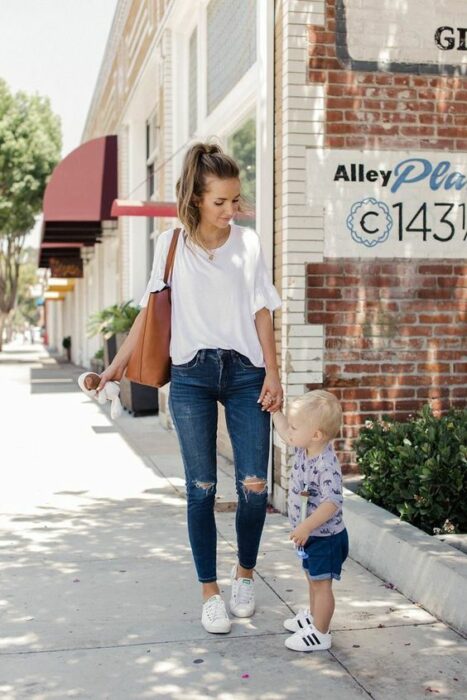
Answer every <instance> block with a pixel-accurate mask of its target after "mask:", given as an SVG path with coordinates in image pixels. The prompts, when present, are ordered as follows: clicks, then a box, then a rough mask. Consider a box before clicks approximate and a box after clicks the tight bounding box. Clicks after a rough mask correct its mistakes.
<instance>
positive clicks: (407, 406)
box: [395, 399, 421, 411]
mask: <svg viewBox="0 0 467 700" xmlns="http://www.w3.org/2000/svg"><path fill="white" fill-rule="evenodd" d="M420 407H421V401H416V400H412V401H411V400H408V401H404V400H403V399H401V400H400V401H396V402H395V410H396V411H418V409H419V408H420Z"/></svg>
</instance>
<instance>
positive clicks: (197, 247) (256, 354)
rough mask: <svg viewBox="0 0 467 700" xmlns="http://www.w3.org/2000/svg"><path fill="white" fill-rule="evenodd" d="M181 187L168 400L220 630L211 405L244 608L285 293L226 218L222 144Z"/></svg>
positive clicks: (228, 199)
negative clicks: (232, 505) (231, 472)
mask: <svg viewBox="0 0 467 700" xmlns="http://www.w3.org/2000/svg"><path fill="white" fill-rule="evenodd" d="M176 192H177V205H178V216H179V219H180V221H181V223H182V226H183V228H182V231H181V235H180V237H179V241H178V244H177V249H176V254H175V261H174V267H173V275H172V280H171V288H172V337H171V346H170V355H171V360H172V370H171V383H170V397H169V406H170V411H171V414H172V418H173V422H174V425H175V429H176V432H177V435H178V439H179V443H180V448H181V452H182V457H183V463H184V467H185V475H186V491H187V504H188V533H189V540H190V545H191V549H192V553H193V558H194V563H195V567H196V571H197V575H198V579H199V581H200V582H201V585H202V593H203V600H204V604H203V608H202V617H201V622H202V625H203V626H204V628H205V629H206V630H207V631H208V632H212V633H226V632H229V631H230V629H231V622H230V619H229V616H228V614H227V610H226V607H225V604H224V601H223V599H222V597H221V596H220V591H219V586H218V584H217V568H216V550H217V542H216V526H215V518H214V498H215V493H216V483H217V465H216V434H217V405H218V402H220V403H221V404H222V405H223V406H224V407H225V414H226V421H227V427H228V431H229V435H230V438H231V441H232V447H233V453H234V461H235V475H236V489H237V493H238V507H237V514H236V532H237V545H238V562H237V563H235V564H234V566H233V568H232V573H231V579H232V580H231V583H232V593H231V598H230V606H229V607H230V611H231V613H232V614H233V615H236V616H237V617H249V616H251V615H253V613H254V609H255V596H254V583H253V569H254V567H255V564H256V558H257V554H258V548H259V543H260V539H261V534H262V530H263V525H264V520H265V515H266V505H267V466H268V458H269V441H270V422H271V421H270V418H271V416H270V413H271V412H274V411H276V410H277V409H278V408H279V407H280V405H281V403H282V388H281V384H280V381H279V374H278V369H277V363H276V349H275V343H274V334H273V325H272V317H271V312H272V311H273V310H274V309H275V308H277V307H279V306H280V303H281V300H280V297H279V295H278V294H277V291H276V290H275V288H274V287H273V285H272V284H271V282H270V281H269V278H268V274H267V270H266V266H265V263H264V260H263V255H262V251H261V245H260V239H259V237H258V235H257V234H256V233H255V231H253V230H252V229H249V228H243V227H241V226H237V225H236V224H234V223H233V222H232V219H233V217H234V216H235V214H236V213H237V212H238V211H239V208H240V198H241V184H240V179H239V168H238V165H237V164H236V163H235V161H234V160H233V159H232V158H231V157H230V156H228V155H227V154H225V153H224V152H223V151H222V149H221V148H220V147H219V146H217V145H214V144H204V143H196V144H194V145H193V146H192V147H191V148H190V149H189V150H188V152H187V153H186V155H185V158H184V162H183V167H182V173H181V176H180V179H179V180H178V182H177V187H176ZM172 235H173V229H170V230H168V231H165V232H164V233H162V234H161V235H160V236H159V238H158V240H157V245H156V250H155V254H154V264H153V268H152V273H151V278H150V280H149V284H148V286H147V289H146V293H145V295H144V297H143V299H142V300H141V306H142V307H143V310H142V311H141V313H140V315H139V316H138V318H137V320H136V322H135V324H134V327H133V329H132V331H131V333H130V335H129V336H128V339H127V340H126V342H125V343H124V345H123V346H122V348H121V350H120V351H119V353H118V354H117V356H116V358H115V360H114V361H113V362H112V365H111V366H110V367H109V368H108V369H107V370H106V371H105V372H104V374H103V375H102V380H101V387H102V386H103V385H104V384H105V382H106V381H108V380H110V379H119V378H120V377H121V376H122V374H123V372H124V369H125V367H126V365H127V363H128V359H129V357H130V355H131V352H132V350H133V348H134V347H135V343H136V338H137V336H138V331H139V328H140V324H141V320H142V317H143V315H144V314H145V310H144V307H145V306H146V304H147V302H148V299H149V294H150V293H151V292H152V291H158V290H160V289H162V287H163V286H164V282H163V274H164V268H165V262H166V258H167V253H168V249H169V246H170V241H171V240H172Z"/></svg>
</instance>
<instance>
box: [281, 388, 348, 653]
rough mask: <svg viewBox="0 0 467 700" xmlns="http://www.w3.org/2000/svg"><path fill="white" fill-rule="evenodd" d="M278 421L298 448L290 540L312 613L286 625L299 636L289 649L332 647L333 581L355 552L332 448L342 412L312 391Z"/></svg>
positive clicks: (330, 400) (289, 643) (285, 437)
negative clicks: (349, 555) (298, 560)
mask: <svg viewBox="0 0 467 700" xmlns="http://www.w3.org/2000/svg"><path fill="white" fill-rule="evenodd" d="M273 421H274V426H275V428H276V430H277V432H278V433H279V435H280V437H281V438H282V439H283V440H284V441H285V442H286V443H287V444H288V445H291V446H293V447H295V461H294V465H293V468H292V471H291V474H290V483H289V501H288V512H289V520H290V524H291V526H292V528H293V531H292V532H291V534H290V539H291V540H293V542H294V543H295V546H296V547H297V553H298V554H299V556H300V557H301V558H302V564H303V568H304V569H305V574H306V578H307V583H308V587H309V595H310V608H309V610H300V611H299V612H298V613H297V614H296V615H295V617H293V618H291V619H288V620H285V621H284V627H285V628H286V630H288V631H289V632H293V634H292V636H291V637H288V638H287V639H286V640H285V646H286V647H287V648H288V649H293V650H294V651H321V650H324V649H330V647H331V633H330V630H329V625H330V622H331V618H332V615H333V612H334V595H333V591H332V580H333V579H336V580H339V579H340V577H341V567H342V563H343V562H344V561H345V559H346V558H347V555H348V552H349V540H348V536H347V530H346V528H345V525H344V521H343V519H342V475H341V467H340V464H339V462H338V460H337V457H336V454H335V452H334V448H333V446H332V441H333V440H334V438H335V437H336V435H337V434H338V432H339V429H340V426H341V422H342V409H341V406H340V404H339V401H338V400H337V399H336V397H335V396H334V395H333V394H331V393H330V392H329V391H324V390H317V391H310V392H308V393H307V394H305V395H304V396H301V397H300V398H297V399H295V400H294V401H293V403H292V405H291V407H290V410H289V412H288V419H287V418H286V417H285V416H284V414H283V413H282V412H281V411H277V412H275V413H274V414H273Z"/></svg>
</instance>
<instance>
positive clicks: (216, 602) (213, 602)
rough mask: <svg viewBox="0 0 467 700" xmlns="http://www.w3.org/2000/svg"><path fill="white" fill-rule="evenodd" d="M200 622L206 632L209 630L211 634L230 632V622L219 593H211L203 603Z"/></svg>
mask: <svg viewBox="0 0 467 700" xmlns="http://www.w3.org/2000/svg"><path fill="white" fill-rule="evenodd" d="M201 624H202V625H203V627H204V629H205V630H206V632H211V633H212V634H227V632H230V628H231V623H230V620H229V616H228V615H227V610H226V609H225V603H224V601H223V600H222V598H221V597H220V595H218V594H216V595H212V596H211V597H210V598H208V599H207V601H206V602H205V603H204V605H203V614H202V615H201Z"/></svg>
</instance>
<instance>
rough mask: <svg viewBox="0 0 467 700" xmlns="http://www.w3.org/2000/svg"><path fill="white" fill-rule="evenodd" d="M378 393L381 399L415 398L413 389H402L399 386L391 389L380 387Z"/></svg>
mask: <svg viewBox="0 0 467 700" xmlns="http://www.w3.org/2000/svg"><path fill="white" fill-rule="evenodd" d="M379 394H380V397H381V398H382V399H410V398H415V389H402V388H401V387H399V386H398V387H395V388H393V389H387V388H386V387H382V388H381V389H380V391H379Z"/></svg>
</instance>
